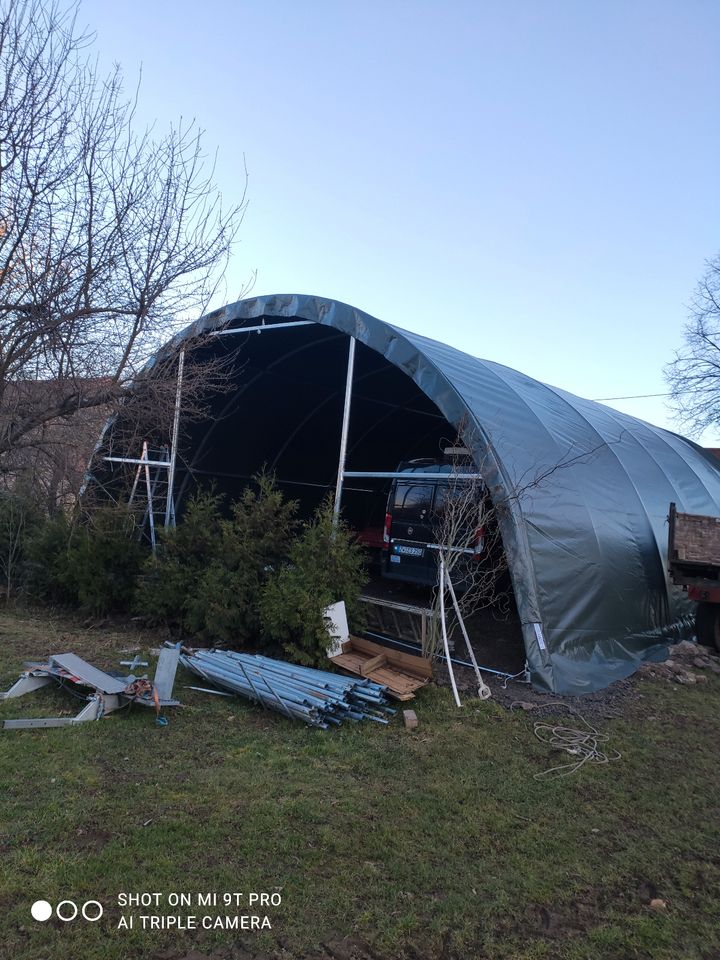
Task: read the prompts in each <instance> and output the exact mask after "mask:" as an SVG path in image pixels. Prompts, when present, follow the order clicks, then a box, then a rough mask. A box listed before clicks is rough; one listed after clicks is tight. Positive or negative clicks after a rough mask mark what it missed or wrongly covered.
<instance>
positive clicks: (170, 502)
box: [165, 350, 185, 527]
mask: <svg viewBox="0 0 720 960" xmlns="http://www.w3.org/2000/svg"><path fill="white" fill-rule="evenodd" d="M184 369H185V351H184V350H181V351H180V357H179V359H178V372H177V390H176V391H175V413H174V415H173V426H172V437H171V440H170V465H169V467H168V488H167V502H166V505H165V526H166V527H169V526H173V527H174V526H175V501H174V499H173V491H174V487H175V462H176V460H177V448H178V433H179V428H180V401H181V399H182V383H183V371H184Z"/></svg>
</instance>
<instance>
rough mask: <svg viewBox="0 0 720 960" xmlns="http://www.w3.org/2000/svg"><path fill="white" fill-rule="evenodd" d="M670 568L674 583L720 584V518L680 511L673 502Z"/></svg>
mask: <svg viewBox="0 0 720 960" xmlns="http://www.w3.org/2000/svg"><path fill="white" fill-rule="evenodd" d="M668 522H669V525H670V530H669V535H668V571H669V573H670V577H671V578H672V580H673V582H674V583H678V584H683V585H691V584H695V585H698V586H699V585H701V584H708V585H718V583H720V517H708V516H702V515H700V514H695V513H679V512H678V511H677V510H676V508H675V504H674V503H671V504H670V513H669V516H668Z"/></svg>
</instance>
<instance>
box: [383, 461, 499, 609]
mask: <svg viewBox="0 0 720 960" xmlns="http://www.w3.org/2000/svg"><path fill="white" fill-rule="evenodd" d="M397 472H398V473H402V474H403V476H402V477H398V478H396V479H394V480H393V482H392V486H391V488H390V495H389V497H388V502H387V511H386V514H385V525H384V529H383V560H382V575H383V576H384V577H387V578H389V579H391V580H403V581H406V582H410V583H417V584H423V585H426V586H435V585H436V584H437V579H438V550H439V548H440V544H439V543H438V539H439V536H440V531H441V529H442V526H443V518H444V514H445V510H446V508H447V505H448V502H449V500H451V499H452V498H453V497H457V496H462V495H463V494H462V490H463V486H464V484H463V481H462V479H460V477H459V476H458V475H460V476H461V475H462V474H463V473H468V474H475V473H476V468H475V466H474V465H473V464H472V461H471V460H470V459H469V457H465V458H464V459H463V460H462V461H460V462H458V460H457V458H455V459H453V460H452V461H450V460H447V459H445V460H437V459H423V460H408V461H404V462H403V463H401V464H400V465H399V467H398V470H397ZM428 474H429V475H430V476H429V477H428V476H425V477H424V475H428ZM437 474H447V477H448V479H447V480H444V479H438V478H433V476H432V475H437ZM467 482H468V483H473V484H474V487H473V489H474V492H475V494H476V495H477V498H478V511H477V516H478V517H480V516H481V509H480V507H481V502H482V499H483V498H484V497H485V496H487V490H486V488H485V486H484V485H483V484H482V483H481V482H478V481H471V480H468V481H467ZM458 539H459V541H460V542H459V543H455V544H453V545H451V546H450V547H449V549H450V550H454V551H457V550H460V551H461V552H462V553H463V554H465V555H466V557H467V560H468V562H477V561H479V560H480V559H481V558H482V557H483V556H484V553H485V539H486V538H485V529H484V528H483V527H482V526H480V525H478V526H475V528H474V529H464V530H462V531H460V536H459V538H458ZM466 576H467V567H466V566H465V569H464V573H463V564H458V565H457V567H456V573H455V575H454V576H453V583H454V584H455V586H456V587H457V589H459V590H462V589H463V585H464V584H463V580H464V579H465V578H466ZM456 581H457V582H456Z"/></svg>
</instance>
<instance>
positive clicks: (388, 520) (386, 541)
mask: <svg viewBox="0 0 720 960" xmlns="http://www.w3.org/2000/svg"><path fill="white" fill-rule="evenodd" d="M390 527H392V514H391V513H386V514H385V526H384V527H383V550H387V548H388V547H389V546H390ZM376 529H377V528H376Z"/></svg>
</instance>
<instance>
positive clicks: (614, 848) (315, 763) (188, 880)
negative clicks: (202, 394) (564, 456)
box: [0, 614, 720, 960]
mask: <svg viewBox="0 0 720 960" xmlns="http://www.w3.org/2000/svg"><path fill="white" fill-rule="evenodd" d="M161 640H162V637H161V636H150V635H148V634H145V635H141V634H137V633H133V632H131V631H128V632H122V631H116V632H115V631H110V630H107V631H105V630H82V629H80V628H78V627H77V626H76V625H73V624H72V623H71V622H69V621H62V620H60V619H53V620H52V621H49V620H47V619H45V620H43V619H39V618H38V617H37V616H35V617H33V616H31V615H29V614H28V615H12V616H11V615H2V616H1V617H0V687H1V688H3V689H6V688H7V687H8V686H10V684H11V683H12V682H14V680H15V679H16V678H17V675H18V673H19V672H20V670H21V667H22V661H23V659H25V658H26V657H30V656H33V657H41V656H43V655H44V654H48V653H53V652H54V653H60V652H65V651H67V650H72V651H74V652H76V653H78V654H79V655H81V656H84V657H86V658H87V659H89V660H91V662H93V663H95V664H97V665H98V666H101V667H103V666H104V667H108V668H115V669H120V668H119V665H118V661H119V660H120V659H128V658H127V657H126V656H122V657H121V655H120V654H119V653H118V651H119V650H121V649H124V648H128V647H132V646H140V647H141V648H143V649H145V650H147V649H148V647H150V646H152V645H157V644H158V643H159V642H160V641H161ZM152 669H154V667H153V666H152V665H151V670H152ZM193 682H196V681H195V680H193V679H190V678H189V677H188V675H187V674H185V673H184V672H182V671H181V672H179V674H178V680H177V683H176V688H175V690H176V694H177V695H178V696H179V698H180V699H182V701H183V702H184V703H185V704H186V705H185V706H184V707H183V708H181V709H176V710H174V711H168V717H169V724H168V726H167V727H164V728H163V727H157V726H156V725H155V724H154V722H153V715H152V713H151V712H149V711H144V710H142V708H135V709H133V710H132V711H130V712H127V711H121V712H119V713H117V714H114V715H112V716H110V717H108V718H107V719H104V720H102V721H99V722H96V723H88V724H85V725H82V726H79V727H77V728H64V729H62V728H61V729H46V730H36V731H0V784H1V785H2V788H3V789H2V794H1V796H0V850H1V852H2V871H1V872H0V903H1V905H2V911H1V913H0V916H1V917H2V919H1V920H0V925H1V926H2V932H1V935H0V957H2V958H3V960H4V958H8V960H10V958H12V960H78V958H103V960H104V958H107V960H121V958H134V957H138V958H139V957H142V958H150V960H153V958H158V960H171V958H184V957H187V956H190V957H195V958H197V957H198V956H209V957H212V958H231V957H236V958H247V957H252V956H256V955H257V956H258V957H272V958H286V960H289V958H293V960H299V958H302V957H308V958H311V957H312V958H313V960H315V958H328V957H333V956H334V957H338V958H349V957H352V956H353V952H352V942H353V941H351V940H348V939H346V938H355V939H354V943H355V947H354V949H355V955H356V956H359V957H363V958H365V957H367V958H375V960H391V958H392V960H394V958H398V960H400V958H406V957H407V958H416V960H430V958H443V960H450V958H458V960H459V958H470V960H474V958H477V960H480V958H488V960H490V958H492V960H496V958H497V960H500V958H513V960H531V958H532V960H536V958H552V960H581V958H583V960H585V958H592V960H603V958H607V960H618V958H622V960H624V958H648V960H661V958H668V960H670V958H672V960H677V958H703V960H710V958H715V957H720V924H719V923H718V901H719V900H720V843H719V842H718V841H719V840H720V810H719V809H718V806H719V804H718V794H719V792H720V789H719V788H720V778H719V777H718V773H717V757H718V743H720V709H719V707H720V681H719V680H718V678H717V677H715V676H712V675H711V676H710V677H709V679H708V682H707V684H704V685H702V686H693V687H690V686H688V687H681V686H679V685H677V684H670V683H667V682H664V681H662V682H660V681H658V682H651V681H642V682H641V683H640V684H639V686H638V695H637V696H635V697H632V698H631V699H630V700H629V701H628V704H627V709H626V711H625V716H624V717H623V719H621V720H613V721H610V722H607V723H606V724H605V726H604V729H605V730H606V732H608V733H609V734H610V737H611V740H610V747H613V748H616V749H617V750H619V751H620V752H621V753H622V759H621V760H619V761H617V762H616V763H612V764H610V765H607V766H593V767H589V766H587V767H585V768H583V769H582V770H581V771H580V772H579V773H578V774H576V775H574V776H573V777H571V778H568V779H565V780H555V781H549V782H538V781H537V780H535V779H533V774H535V773H537V772H540V771H542V770H544V769H546V768H547V767H549V766H552V765H554V764H556V763H558V762H562V758H565V755H564V754H563V755H558V754H551V753H549V752H548V748H547V747H545V746H543V745H542V744H540V743H539V742H538V741H537V740H536V739H535V737H534V735H533V719H534V718H533V715H532V714H525V713H522V712H518V713H510V712H508V711H506V710H504V709H502V708H501V707H499V706H498V705H496V704H494V703H493V702H492V701H489V702H486V703H480V702H478V701H476V700H475V701H473V700H470V699H467V700H466V703H465V706H464V707H463V708H462V709H460V710H458V709H456V708H455V706H454V704H453V702H452V699H451V696H450V694H449V692H448V691H446V690H441V689H437V688H428V689H426V690H424V691H422V692H421V694H420V695H419V697H418V698H417V699H416V701H415V702H414V704H412V706H413V707H414V708H415V710H416V712H417V714H418V717H419V719H420V726H419V728H418V730H417V731H414V732H408V731H406V730H405V729H404V727H403V725H402V722H401V719H399V718H396V719H395V720H394V721H393V722H392V723H391V724H390V725H389V726H387V727H383V726H381V725H379V724H372V723H368V724H363V725H353V726H343V727H342V728H340V729H337V730H330V731H321V730H310V729H308V728H306V727H304V726H302V725H301V724H299V723H291V722H289V721H288V720H286V719H284V718H283V717H281V716H279V715H276V714H270V713H264V712H263V711H262V710H261V709H259V708H256V707H253V706H251V705H249V704H245V703H244V702H242V701H240V700H236V699H225V698H220V697H217V698H215V697H211V696H208V695H204V694H199V693H193V692H192V691H189V690H186V689H184V688H183V684H185V683H193ZM520 696H522V694H521V693H520ZM78 709H79V702H78V701H74V700H72V698H71V697H70V696H69V695H68V694H66V693H62V692H60V691H56V690H51V689H46V690H41V691H38V692H36V693H33V694H29V695H27V696H26V697H23V698H20V699H17V700H12V701H7V702H5V703H2V704H0V718H2V719H6V718H9V717H16V716H26V717H28V716H54V715H58V713H61V712H64V713H75V712H77V710H78ZM558 716H561V717H562V719H563V720H565V719H566V718H565V714H564V713H560V714H558ZM559 757H560V759H559ZM126 892H150V893H155V892H157V893H159V894H161V905H160V906H159V907H158V908H152V907H151V908H139V907H135V908H125V909H123V908H121V907H120V906H119V905H118V897H119V894H121V893H126ZM210 892H215V893H217V894H218V895H219V896H220V897H221V896H222V894H223V893H235V892H241V893H244V894H245V895H246V896H247V894H249V893H250V892H265V893H268V894H272V893H279V894H280V895H281V897H282V903H281V904H280V905H279V906H269V907H265V908H262V909H250V910H249V909H248V908H247V906H241V907H240V908H236V907H234V906H232V907H225V906H222V905H221V900H220V901H219V905H218V906H217V907H213V908H207V907H198V906H197V895H198V894H200V893H203V894H204V893H210ZM170 893H187V894H190V895H191V897H192V899H193V906H192V907H190V908H189V907H171V906H169V905H168V902H167V897H168V895H169V894H170ZM655 897H657V898H659V899H661V900H664V901H665V902H666V904H667V906H666V907H665V908H664V909H660V910H654V909H652V908H651V907H650V905H649V901H650V899H652V898H655ZM38 899H44V900H48V901H50V903H51V904H53V905H54V904H56V903H57V902H58V901H60V900H63V899H69V900H73V901H78V902H83V901H85V900H89V899H93V900H98V901H100V902H101V903H102V904H103V906H104V908H105V913H104V916H103V917H102V919H101V920H100V921H99V922H97V923H87V922H85V921H82V920H75V921H73V922H69V923H63V922H61V921H60V920H57V919H51V920H49V921H48V922H46V923H40V922H36V921H35V920H33V919H32V918H31V916H30V906H31V904H32V903H33V902H34V901H36V900H38ZM247 913H257V914H259V915H261V916H262V915H267V916H268V917H269V919H270V921H271V923H272V929H271V930H269V931H267V930H266V931H249V930H248V931H238V930H229V931H228V930H224V929H217V930H203V929H194V930H193V929H190V930H182V931H178V930H142V929H141V928H140V927H139V924H140V920H139V917H140V915H151V914H163V915H168V914H169V915H182V916H186V915H188V914H190V915H195V916H198V917H202V916H203V915H213V916H214V915H216V914H218V915H220V916H225V915H226V914H227V915H230V916H234V915H236V914H247ZM130 914H133V915H134V917H135V920H134V923H135V926H134V928H133V929H118V923H119V921H120V918H121V917H123V916H125V917H127V916H129V915H130ZM193 951H195V953H194V952H193Z"/></svg>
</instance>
